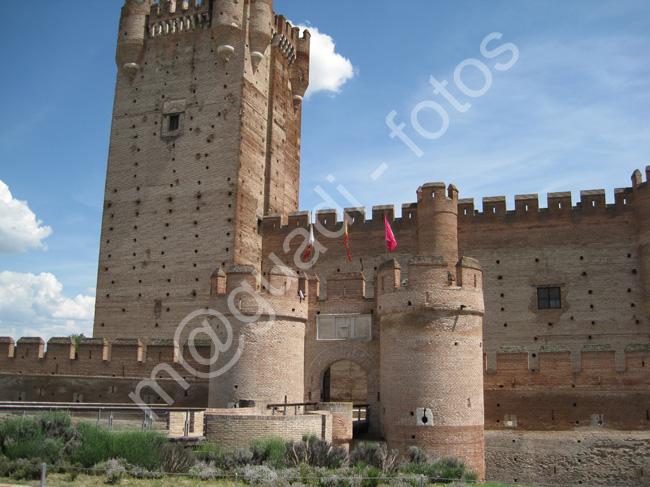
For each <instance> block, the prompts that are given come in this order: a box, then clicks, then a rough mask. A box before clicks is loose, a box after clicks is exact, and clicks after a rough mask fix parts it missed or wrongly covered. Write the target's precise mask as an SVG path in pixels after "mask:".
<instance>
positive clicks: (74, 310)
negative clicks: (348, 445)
mask: <svg viewBox="0 0 650 487" xmlns="http://www.w3.org/2000/svg"><path fill="white" fill-rule="evenodd" d="M94 308H95V298H94V297H92V296H84V295H81V294H79V295H78V296H76V297H75V298H74V299H71V298H68V297H66V296H64V295H63V285H62V284H61V283H60V282H59V281H58V280H57V278H56V277H55V276H54V275H52V274H50V273H48V272H42V273H41V274H39V275H34V274H22V273H18V272H10V271H3V272H0V335H10V336H13V338H14V339H18V338H20V337H21V336H41V337H43V338H44V339H45V340H47V339H49V338H51V337H53V336H68V335H70V334H72V333H84V334H85V335H86V336H91V335H92V320H93V312H94Z"/></svg>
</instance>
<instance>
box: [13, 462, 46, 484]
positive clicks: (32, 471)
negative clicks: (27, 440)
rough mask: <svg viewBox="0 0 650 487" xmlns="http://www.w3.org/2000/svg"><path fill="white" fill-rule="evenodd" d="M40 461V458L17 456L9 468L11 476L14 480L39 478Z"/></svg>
mask: <svg viewBox="0 0 650 487" xmlns="http://www.w3.org/2000/svg"><path fill="white" fill-rule="evenodd" d="M41 463H43V462H42V460H41V459H40V458H34V459H30V460H26V459H24V458H19V459H18V460H16V461H15V464H14V465H13V468H12V469H11V472H10V475H11V478H13V479H16V480H38V479H40V478H41V469H42V467H41Z"/></svg>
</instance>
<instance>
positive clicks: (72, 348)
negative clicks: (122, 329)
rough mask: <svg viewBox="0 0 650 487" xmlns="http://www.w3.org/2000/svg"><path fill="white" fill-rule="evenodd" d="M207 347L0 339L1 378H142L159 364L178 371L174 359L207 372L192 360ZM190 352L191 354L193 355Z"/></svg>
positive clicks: (206, 344) (156, 342)
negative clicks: (3, 375) (7, 375)
mask: <svg viewBox="0 0 650 487" xmlns="http://www.w3.org/2000/svg"><path fill="white" fill-rule="evenodd" d="M210 347H211V343H210V342H209V341H206V340H201V339H197V340H193V342H192V343H183V344H178V343H176V342H175V341H174V340H172V339H168V340H157V339H154V340H150V341H149V343H148V344H146V345H145V344H143V343H142V341H140V340H139V339H137V338H121V339H118V340H115V341H113V342H112V343H109V342H108V341H106V340H104V339H103V338H83V339H81V340H80V341H79V342H78V343H76V344H75V341H74V340H73V339H72V338H70V337H54V338H50V339H49V340H48V341H47V344H46V343H45V341H44V340H43V339H42V338H40V337H23V338H20V339H19V340H18V341H17V342H15V341H14V340H13V338H11V337H0V374H10V375H20V376H30V375H34V376H78V377H120V378H129V379H133V378H145V377H149V376H150V374H151V371H152V370H153V368H154V367H155V366H157V365H158V364H168V365H170V366H172V367H174V368H177V369H178V370H182V366H181V364H180V363H179V356H180V355H181V354H182V357H183V358H184V360H185V362H187V363H189V365H191V367H192V368H193V369H194V370H201V371H206V366H205V365H204V364H201V363H198V362H197V361H196V360H195V358H194V355H195V354H196V353H197V352H198V354H199V355H200V356H203V357H209V356H210ZM190 348H191V349H192V350H194V353H192V350H190Z"/></svg>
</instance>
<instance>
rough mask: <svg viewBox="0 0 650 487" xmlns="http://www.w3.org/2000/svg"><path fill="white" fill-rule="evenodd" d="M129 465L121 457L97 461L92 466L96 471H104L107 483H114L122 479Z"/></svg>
mask: <svg viewBox="0 0 650 487" xmlns="http://www.w3.org/2000/svg"><path fill="white" fill-rule="evenodd" d="M130 467H131V466H130V465H129V464H128V463H127V462H126V460H124V459H123V458H111V459H110V460H107V461H105V462H101V463H98V464H97V465H95V467H94V468H95V470H96V473H99V474H101V472H104V473H105V476H106V483H107V484H111V485H115V484H119V483H120V482H121V481H122V478H123V477H124V476H125V475H126V471H127V469H128V468H130Z"/></svg>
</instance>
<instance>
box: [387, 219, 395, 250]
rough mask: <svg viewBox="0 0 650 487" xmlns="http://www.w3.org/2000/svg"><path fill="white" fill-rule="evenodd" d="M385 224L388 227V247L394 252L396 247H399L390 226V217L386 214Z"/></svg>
mask: <svg viewBox="0 0 650 487" xmlns="http://www.w3.org/2000/svg"><path fill="white" fill-rule="evenodd" d="M384 226H385V228H386V248H387V249H388V250H389V251H390V252H392V251H393V250H395V247H397V240H395V236H394V235H393V230H392V229H391V228H390V224H389V223H388V218H386V215H384Z"/></svg>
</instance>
